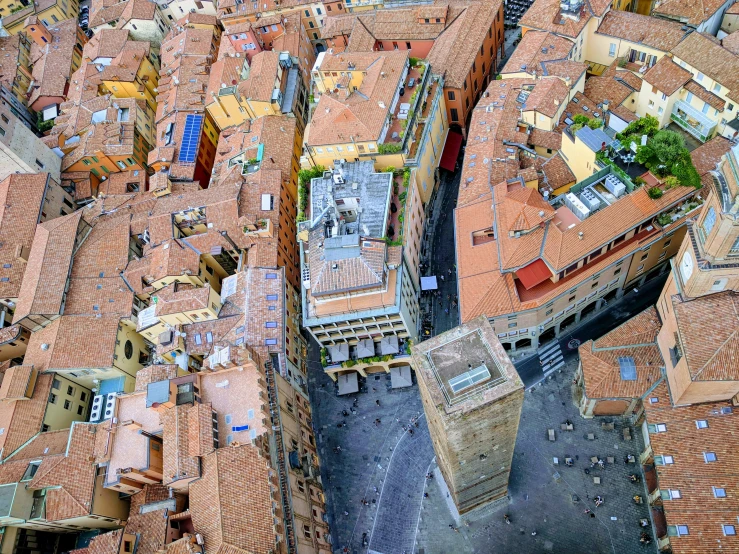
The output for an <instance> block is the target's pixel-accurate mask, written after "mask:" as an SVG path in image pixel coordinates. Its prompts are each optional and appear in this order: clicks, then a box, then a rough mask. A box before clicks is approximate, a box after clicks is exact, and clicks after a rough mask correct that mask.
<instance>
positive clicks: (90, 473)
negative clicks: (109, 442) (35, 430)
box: [28, 422, 97, 521]
mask: <svg viewBox="0 0 739 554" xmlns="http://www.w3.org/2000/svg"><path fill="white" fill-rule="evenodd" d="M96 431H97V426H96V425H95V424H89V423H79V422H77V423H75V424H74V425H73V427H72V432H71V437H70V439H69V448H68V449H67V452H66V454H64V455H62V454H59V455H57V456H49V457H47V458H44V460H43V461H42V462H41V465H40V466H39V469H38V471H37V472H36V475H35V476H34V478H33V480H32V481H31V482H30V483H29V485H28V486H29V488H31V489H39V488H47V487H51V488H49V489H48V490H47V493H46V518H45V519H46V520H47V521H60V520H65V519H70V518H74V517H81V516H85V515H88V514H90V511H91V509H92V500H93V491H94V489H95V475H96V472H97V470H96V467H95V465H94V463H93V462H91V461H90V459H91V457H92V452H93V447H94V444H95V433H96Z"/></svg>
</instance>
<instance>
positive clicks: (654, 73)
mask: <svg viewBox="0 0 739 554" xmlns="http://www.w3.org/2000/svg"><path fill="white" fill-rule="evenodd" d="M692 78H693V74H692V73H691V72H690V71H688V70H687V69H683V68H682V67H680V66H679V65H677V64H676V63H675V62H673V61H672V58H669V57H667V56H663V57H662V58H660V59H659V61H658V62H657V63H656V64H654V65H653V66H652V67H651V68H650V69H649V71H647V72H646V73H645V74H644V80H645V81H646V82H647V83H649V84H650V85H653V86H655V87H657V89H658V90H659V91H660V92H663V93H664V94H666V95H667V96H672V94H673V93H675V92H676V91H677V90H679V89H680V87H682V86H683V85H684V84H685V83H687V82H688V81H690V79H692Z"/></svg>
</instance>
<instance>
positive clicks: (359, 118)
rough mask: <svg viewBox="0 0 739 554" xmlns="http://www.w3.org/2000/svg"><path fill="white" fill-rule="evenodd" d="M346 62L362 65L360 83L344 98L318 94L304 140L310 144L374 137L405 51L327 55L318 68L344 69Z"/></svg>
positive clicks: (384, 115)
mask: <svg viewBox="0 0 739 554" xmlns="http://www.w3.org/2000/svg"><path fill="white" fill-rule="evenodd" d="M349 63H354V64H355V66H356V68H357V70H362V68H365V69H364V70H365V75H364V78H363V80H362V84H361V85H360V86H359V88H358V90H357V91H354V92H352V93H351V94H350V95H349V96H348V97H347V96H346V95H341V93H339V94H333V93H328V92H327V93H325V94H323V95H321V99H320V100H319V101H318V106H316V109H315V111H314V113H313V119H312V120H311V127H310V135H309V137H307V139H306V141H307V142H308V144H310V145H311V146H321V145H324V144H336V143H337V142H338V143H344V142H346V141H347V140H348V139H349V137H353V139H354V140H355V141H356V142H365V141H373V140H378V139H379V137H380V132H381V131H382V129H383V127H384V126H385V123H386V120H387V115H388V113H389V110H390V106H391V104H392V100H393V97H394V95H395V91H396V90H397V88H398V84H399V80H400V76H401V75H402V74H403V69H404V67H405V66H406V65H407V63H408V51H407V50H402V51H401V50H398V51H393V52H376V53H363V54H351V53H344V54H341V55H337V56H330V55H327V56H326V57H325V58H324V61H323V64H322V65H321V70H322V71H333V70H336V71H338V70H339V69H344V70H345V69H346V66H347V65H348V64H349ZM382 74H384V76H382Z"/></svg>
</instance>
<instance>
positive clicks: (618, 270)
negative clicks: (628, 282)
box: [613, 267, 621, 275]
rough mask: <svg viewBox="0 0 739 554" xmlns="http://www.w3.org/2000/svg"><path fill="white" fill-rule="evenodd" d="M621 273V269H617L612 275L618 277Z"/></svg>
mask: <svg viewBox="0 0 739 554" xmlns="http://www.w3.org/2000/svg"><path fill="white" fill-rule="evenodd" d="M619 273H621V268H620V267H619V268H618V269H617V270H616V271H614V272H613V274H614V275H618V274H619Z"/></svg>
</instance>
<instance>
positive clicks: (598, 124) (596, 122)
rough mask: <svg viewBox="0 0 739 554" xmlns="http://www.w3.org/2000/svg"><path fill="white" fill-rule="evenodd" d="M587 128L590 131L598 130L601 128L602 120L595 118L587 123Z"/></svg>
mask: <svg viewBox="0 0 739 554" xmlns="http://www.w3.org/2000/svg"><path fill="white" fill-rule="evenodd" d="M588 127H590V128H591V129H600V128H601V127H603V120H602V119H600V118H598V117H596V118H595V119H591V120H590V121H588Z"/></svg>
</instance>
